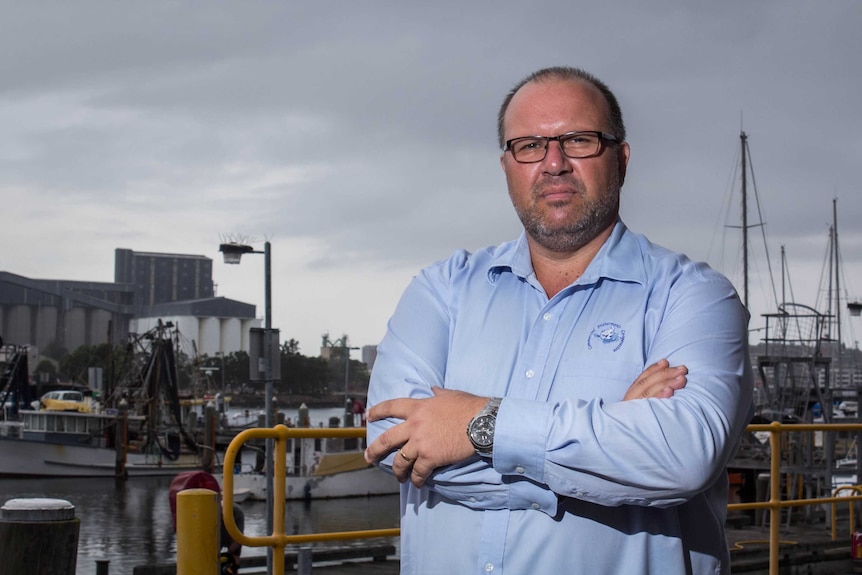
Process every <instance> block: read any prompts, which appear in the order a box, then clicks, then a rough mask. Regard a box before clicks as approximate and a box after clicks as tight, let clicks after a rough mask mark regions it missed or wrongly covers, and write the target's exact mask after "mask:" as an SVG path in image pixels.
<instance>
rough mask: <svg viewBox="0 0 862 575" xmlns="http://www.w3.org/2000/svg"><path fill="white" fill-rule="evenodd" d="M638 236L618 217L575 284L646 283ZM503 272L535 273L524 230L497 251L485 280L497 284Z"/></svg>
mask: <svg viewBox="0 0 862 575" xmlns="http://www.w3.org/2000/svg"><path fill="white" fill-rule="evenodd" d="M638 238H639V236H637V235H636V234H633V233H632V232H630V231H629V229H628V228H627V227H626V225H625V224H624V223H623V222H622V220H620V219H617V223H616V225H615V226H614V229H613V230H612V231H611V235H610V236H609V237H608V239H607V240H606V241H605V243H604V244H603V245H602V247H601V249H600V250H599V253H597V254H596V257H595V258H593V261H592V262H590V265H589V266H587V269H586V270H585V272H584V274H583V276H581V278H580V279H578V282H576V283H594V282H596V281H598V280H599V279H600V278H607V279H611V280H616V281H630V282H636V283H639V284H642V285H643V284H644V283H646V270H645V268H644V263H643V256H642V251H641V246H640V245H639V241H638ZM505 272H510V273H513V274H515V275H516V276H518V277H519V278H521V279H524V280H526V279H527V278H529V277H531V276H533V275H535V272H534V271H533V263H532V261H531V259H530V247H529V244H528V243H527V235H526V233H525V232H523V231H522V232H521V235H520V236H518V239H517V240H515V241H514V242H510V243H509V244H508V245H506V246H505V247H504V248H503V249H501V250H498V252H497V254H496V255H495V256H494V257H493V258H492V259H491V261H490V262H489V264H488V281H489V282H491V283H492V284H495V283H497V280H498V279H499V277H500V275H501V274H503V273H505Z"/></svg>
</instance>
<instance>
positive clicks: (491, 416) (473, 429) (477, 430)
mask: <svg viewBox="0 0 862 575" xmlns="http://www.w3.org/2000/svg"><path fill="white" fill-rule="evenodd" d="M501 401H502V399H501V398H499V397H492V398H491V399H489V400H488V403H486V404H485V407H483V408H482V411H480V412H479V413H477V414H476V417H474V418H473V419H471V420H470V423H468V424H467V437H468V438H470V443H472V444H473V448H474V449H475V450H476V453H478V454H479V455H485V456H488V455H491V454H492V453H493V452H494V427H495V425H496V423H497V410H498V409H499V408H500V402H501Z"/></svg>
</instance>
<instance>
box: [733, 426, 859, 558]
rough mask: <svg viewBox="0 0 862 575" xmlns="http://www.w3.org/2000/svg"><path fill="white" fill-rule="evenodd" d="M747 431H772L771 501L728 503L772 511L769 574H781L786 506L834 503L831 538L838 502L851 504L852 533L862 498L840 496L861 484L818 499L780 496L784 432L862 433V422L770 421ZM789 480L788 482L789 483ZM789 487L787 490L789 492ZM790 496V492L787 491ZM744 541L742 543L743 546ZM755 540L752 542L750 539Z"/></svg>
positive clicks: (834, 533) (835, 534)
mask: <svg viewBox="0 0 862 575" xmlns="http://www.w3.org/2000/svg"><path fill="white" fill-rule="evenodd" d="M746 429H747V431H749V432H752V433H756V432H759V431H761V432H762V431H765V432H768V433H769V447H770V458H769V500H768V501H761V502H757V503H731V504H729V505H728V506H727V509H728V511H740V510H748V509H768V510H769V575H778V565H779V547H780V546H781V540H780V538H779V534H780V527H781V510H782V509H784V508H785V507H803V506H806V505H822V504H825V503H830V504H831V505H832V540H833V541H835V540H837V538H838V532H837V527H836V522H835V515H836V513H835V511H836V504H838V503H847V504H848V505H849V506H850V533H851V534H852V533H853V528H854V525H855V516H854V513H853V502H855V501H862V495H849V496H845V497H838V494H839V493H840V492H841V491H844V490H851V491H853V492H854V493H857V494H859V493H862V487H857V486H843V487H839V488H837V489H835V490H834V491H833V493H832V497H821V498H815V499H789V498H788V499H784V500H782V499H781V481H780V479H779V478H780V477H781V434H782V433H785V432H797V433H798V432H806V431H812V432H813V431H855V432H862V424H860V423H838V424H836V423H791V424H781V423H777V422H775V423H769V424H752V425H749V426H748V427H747V428H746ZM788 483H789V482H788ZM789 491H790V489H788V492H789ZM788 495H790V493H788ZM742 543H744V542H740V543H739V544H738V545H741V544H742ZM749 543H753V542H749Z"/></svg>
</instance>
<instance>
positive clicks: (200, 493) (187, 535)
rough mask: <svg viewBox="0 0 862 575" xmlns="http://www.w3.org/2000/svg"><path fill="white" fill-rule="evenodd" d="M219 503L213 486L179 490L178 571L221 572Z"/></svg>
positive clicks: (182, 574)
mask: <svg viewBox="0 0 862 575" xmlns="http://www.w3.org/2000/svg"><path fill="white" fill-rule="evenodd" d="M218 551H219V504H218V494H217V493H216V492H215V491H213V490H211V489H186V490H184V491H180V492H179V493H177V575H213V573H218V569H219V564H218V560H219V558H218Z"/></svg>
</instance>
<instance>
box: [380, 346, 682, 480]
mask: <svg viewBox="0 0 862 575" xmlns="http://www.w3.org/2000/svg"><path fill="white" fill-rule="evenodd" d="M687 373H688V369H686V367H685V366H682V365H681V366H677V367H670V364H669V363H668V361H667V360H666V359H662V360H659V361H657V362H656V363H654V364H653V365H651V366H649V367H648V368H646V369H645V370H644V371H643V373H641V374H640V375H639V376H638V377H637V379H635V381H634V383H632V385H631V387H629V389H628V391H627V392H626V394H625V396H624V397H623V401H628V400H633V399H647V398H651V397H652V398H668V397H671V396H672V395H673V394H674V392H675V391H677V390H679V389H682V388H683V387H685V384H686V381H687V380H686V374H687ZM431 391H433V392H434V397H429V398H424V399H408V398H399V399H390V400H387V401H382V402H380V403H378V404H377V405H375V406H374V407H372V408H371V409H369V410H368V412H367V416H368V421H378V420H381V419H386V418H388V417H394V418H397V419H403V420H404V421H403V423H399V424H398V425H395V426H394V427H391V428H389V429H388V430H387V431H385V432H383V433H382V434H381V435H380V436H379V437H378V438H377V439H376V440H375V441H374V442H373V443H372V444H371V445H369V446H368V448H367V449H366V450H365V460H366V461H368V463H376V462H378V461H379V460H380V459H382V458H384V457H386V455H388V454H389V453H390V452H392V451H395V450H397V452H396V453H395V457H394V458H393V460H392V472H393V473H394V474H395V477H397V478H398V481H400V482H401V483H404V482H405V481H407V480H408V479H409V480H410V481H411V482H412V483H413V484H414V485H415V486H416V487H422V485H424V484H425V479H426V478H427V477H428V476H429V475H430V474H431V472H433V471H434V470H435V469H437V468H438V467H442V466H444V465H449V464H451V463H457V462H459V461H463V460H465V459H468V458H470V457H472V456H473V455H475V453H476V451H475V450H474V449H473V445H472V444H471V443H470V440H469V439H468V438H467V424H468V423H469V422H470V420H471V419H472V418H473V417H474V416H475V415H476V414H477V413H479V411H481V409H482V408H483V407H484V406H485V404H486V403H487V402H488V398H487V397H479V396H477V395H473V394H470V393H466V392H464V391H455V390H451V389H442V388H439V387H433V388H431Z"/></svg>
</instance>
